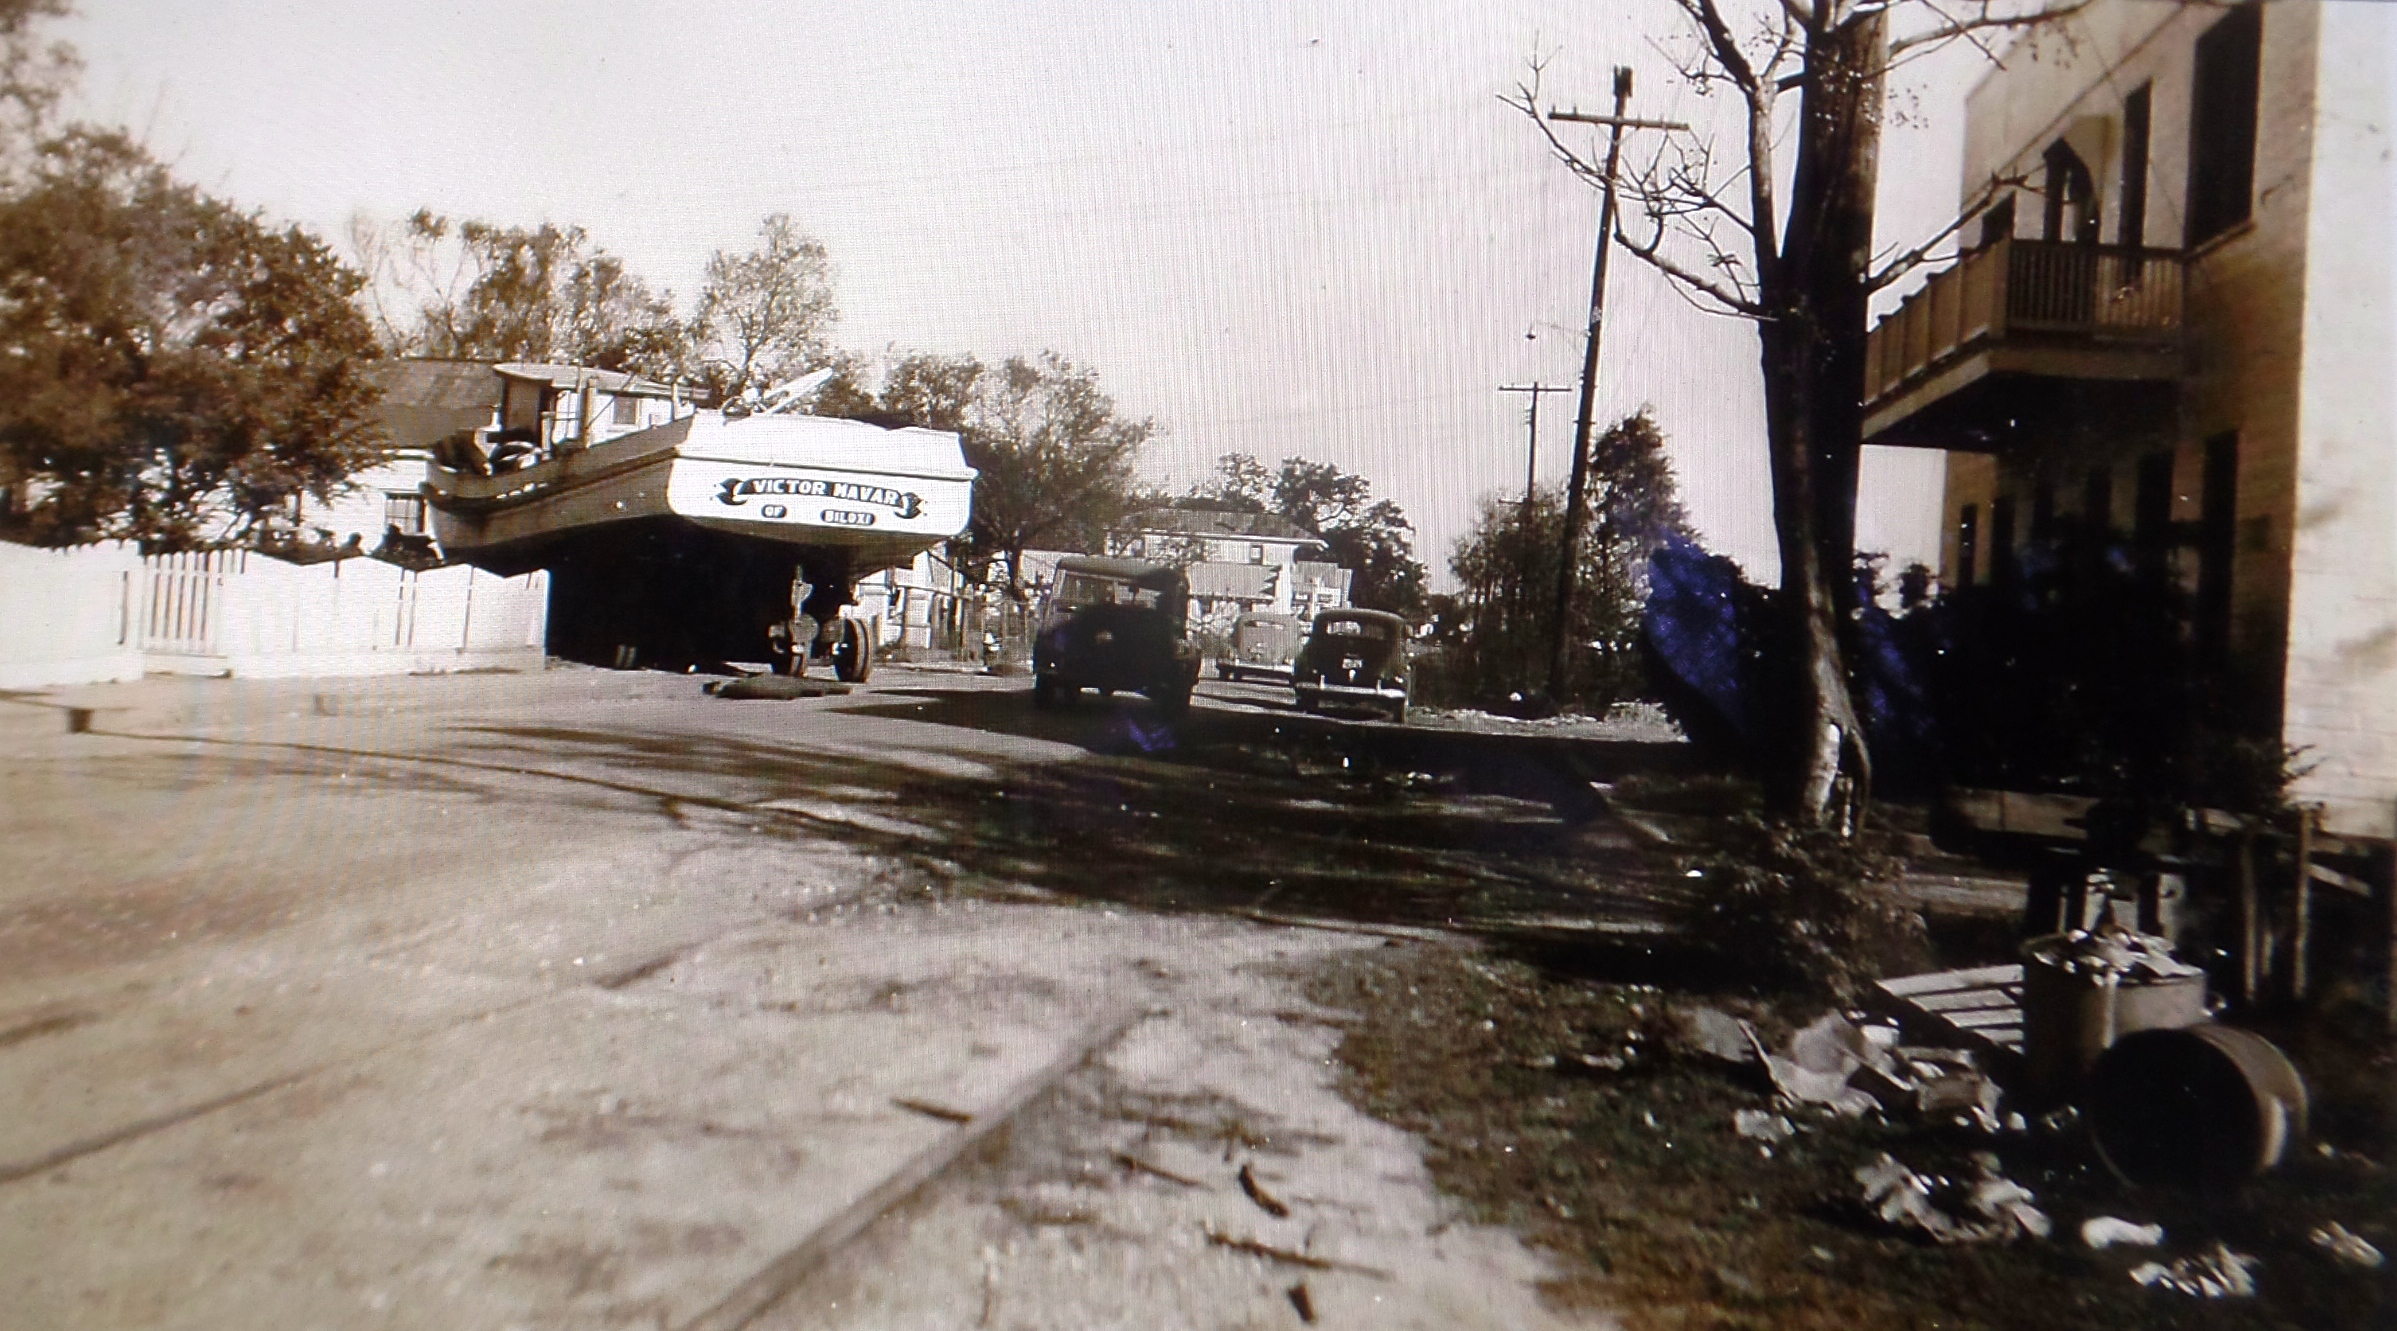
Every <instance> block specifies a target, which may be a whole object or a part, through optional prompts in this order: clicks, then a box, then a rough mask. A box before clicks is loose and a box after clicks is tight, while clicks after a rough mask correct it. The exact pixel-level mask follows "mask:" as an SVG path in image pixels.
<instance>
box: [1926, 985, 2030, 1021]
mask: <svg viewBox="0 0 2397 1331" xmlns="http://www.w3.org/2000/svg"><path fill="white" fill-rule="evenodd" d="M1907 1001H1908V1002H1910V1003H1912V1004H1914V1005H1915V1006H1916V1007H1919V1008H1921V1009H1922V1010H1923V1011H1925V1012H1936V1013H1939V1014H1940V1015H1941V1016H1946V1015H1948V1014H1949V1013H1953V1012H1977V1011H1980V1010H1982V1009H1985V1008H2010V1007H2017V1006H2020V999H2018V998H2017V997H2016V996H2015V995H2014V994H2012V993H2009V992H2008V991H2006V990H2004V989H1968V990H1966V991H1964V992H1962V993H1953V994H1916V995H1913V996H1912V997H1910V998H1909V999H1907Z"/></svg>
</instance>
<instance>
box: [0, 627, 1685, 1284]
mask: <svg viewBox="0 0 2397 1331" xmlns="http://www.w3.org/2000/svg"><path fill="white" fill-rule="evenodd" d="M876 685H877V687H876V688H875V689H874V690H871V691H866V692H861V693H858V694H855V695H852V696H849V697H846V698H827V699H821V700H810V701H801V702H773V703H760V702H751V703H733V702H725V701H720V700H716V699H712V698H707V697H705V696H703V695H702V694H700V692H699V690H698V687H697V682H696V681H691V680H686V679H677V678H673V677H662V676H614V675H604V674H599V673H596V672H571V673H559V674H553V675H548V676H540V677H525V678H505V677H501V678H484V679H450V680H403V681H374V682H353V683H347V684H342V685H338V686H333V685H294V684H280V685H270V684H239V683H232V682H222V681H210V682H206V683H203V684H174V683H169V682H162V681H147V682H145V683H144V684H140V685H132V686H122V687H119V688H116V689H97V690H86V691H82V692H81V693H78V694H76V695H74V696H72V697H67V696H63V695H62V696H58V697H52V698H49V699H36V700H16V701H11V702H0V844H5V845H6V846H7V848H8V855H7V858H6V861H5V864H0V1097H4V1098H5V1100H6V1102H7V1103H8V1104H9V1105H10V1106H11V1112H9V1113H8V1114H5V1115H0V1307H5V1308H8V1309H10V1310H11V1313H10V1317H9V1321H10V1324H11V1325H23V1326H31V1327H154V1326H155V1327H251V1326H265V1325H273V1326H294V1327H296V1326H310V1325H321V1326H382V1325H390V1326H426V1327H444V1328H447V1327H484V1326H488V1327H509V1326H525V1327H535V1326H539V1327H552V1326H576V1327H581V1326H589V1327H614V1326H635V1327H652V1326H654V1327H668V1328H678V1327H686V1326H711V1327H713V1326H732V1325H743V1324H750V1325H761V1326H793V1327H796V1326H822V1325H858V1326H922V1325H985V1326H1050V1325H1094V1324H1117V1325H1136V1326H1235V1325H1257V1326H1274V1325H1300V1324H1303V1323H1305V1322H1308V1321H1314V1322H1316V1323H1318V1324H1324V1325H1358V1326H1363V1325H1373V1326H1394V1325H1424V1326H1432V1325H1438V1326H1474V1325H1483V1326H1538V1325H1551V1324H1559V1323H1558V1322H1557V1321H1556V1320H1555V1319H1556V1315H1555V1314H1552V1313H1550V1312H1547V1311H1545V1310H1544V1309H1543V1306H1542V1304H1541V1302H1540V1298H1539V1293H1538V1286H1539V1283H1540V1281H1541V1280H1542V1279H1543V1278H1544V1268H1543V1267H1542V1265H1541V1264H1540V1262H1539V1261H1538V1260H1537V1259H1536V1258H1535V1257H1534V1256H1533V1255H1531V1254H1530V1253H1529V1252H1527V1251H1526V1250H1525V1249H1524V1248H1523V1247H1522V1246H1521V1245H1520V1244H1519V1243H1518V1242H1517V1241H1516V1240H1515V1239H1514V1238H1513V1237H1512V1236H1510V1235H1508V1234H1506V1233H1504V1232H1500V1231H1492V1230H1486V1229H1478V1228H1475V1227H1473V1226H1470V1225H1464V1224H1460V1223H1456V1217H1455V1214H1454V1212H1453V1211H1452V1210H1451V1209H1450V1208H1449V1207H1448V1206H1447V1205H1446V1204H1445V1203H1443V1202H1442V1201H1441V1199H1440V1198H1439V1197H1438V1196H1437V1195H1436V1194H1435V1193H1434V1192H1433V1190H1432V1188H1431V1186H1430V1184H1429V1181H1428V1176H1427V1174H1426V1173H1425V1170H1424V1168H1423V1165H1422V1158H1421V1151H1420V1144H1419V1143H1416V1142H1414V1141H1412V1140H1411V1139H1409V1138H1408V1137H1406V1136H1405V1135H1404V1134H1402V1133H1399V1132H1397V1131H1396V1130H1394V1129H1391V1128H1389V1127H1387V1126H1386V1125H1383V1124H1379V1123H1376V1122H1374V1121H1373V1120H1371V1119H1368V1118H1366V1117H1364V1116H1362V1115H1360V1114H1359V1113H1357V1112H1356V1111H1355V1110H1353V1109H1351V1108H1349V1107H1348V1106H1347V1105H1346V1104H1345V1103H1344V1102H1343V1101H1342V1100H1341V1099H1340V1098H1339V1097H1338V1096H1337V1095H1336V1094H1334V1093H1333V1090H1332V1084H1333V1074H1332V1069H1331V1066H1330V1062H1329V1054H1330V1051H1331V1049H1332V1047H1333V1045H1334V1043H1335V1041H1336V1039H1337V1036H1338V1027H1339V1023H1340V1022H1341V1021H1342V1020H1343V1017H1342V1014H1339V1013H1336V1012H1329V1011H1324V1010H1320V1009H1316V1008H1313V1007H1312V1006H1310V1005H1309V1004H1308V1003H1307V1002H1306V1001H1305V1000H1304V999H1303V998H1302V997H1301V996H1300V995H1301V991H1302V988H1303V985H1302V983H1301V980H1300V976H1301V975H1302V974H1303V972H1304V969H1305V967H1306V966H1307V965H1308V964H1310V963H1311V962H1312V961H1314V960H1316V959H1319V958H1321V957H1323V956H1325V955H1327V954H1329V953H1331V952H1333V951H1337V950H1342V949H1354V948H1360V947H1373V946H1379V945H1380V944H1381V942H1382V941H1383V939H1382V937H1381V936H1380V935H1379V934H1377V933H1375V932H1373V931H1374V930H1397V931H1401V932H1404V931H1406V930H1407V929H1408V927H1409V926H1410V924H1417V923H1422V922H1426V921H1437V920H1440V919H1444V918H1448V917H1452V916H1456V915H1458V914H1460V913H1466V914H1470V913H1476V912H1478V913H1479V914H1480V915H1482V916H1488V915H1490V914H1492V913H1498V914H1504V913H1506V912H1508V911H1510V910H1513V909H1515V906H1516V904H1517V903H1518V901H1520V902H1521V903H1526V904H1524V906H1523V909H1525V910H1529V909H1532V907H1531V906H1530V905H1529V904H1528V903H1531V902H1534V901H1545V900H1548V899H1550V898H1551V897H1553V895H1554V893H1555V892H1556V891H1558V890H1562V889H1561V887H1560V883H1561V880H1560V874H1561V871H1560V870H1559V869H1558V868H1557V867H1556V865H1555V862H1554V861H1555V856H1556V854H1557V852H1558V850H1559V848H1560V847H1561V846H1563V845H1564V844H1565V843H1566V842H1568V841H1573V840H1574V839H1575V838H1579V841H1577V842H1575V843H1574V849H1575V850H1576V852H1577V853H1581V854H1584V855H1586V854H1588V853H1590V851H1591V848H1592V847H1591V844H1590V838H1591V837H1593V836H1596V837H1599V838H1601V839H1603V836H1604V833H1603V831H1596V832H1594V831H1592V830H1590V829H1582V830H1579V831H1576V830H1573V829H1568V828H1565V827H1564V826H1562V825H1561V824H1558V823H1557V822H1556V820H1555V819H1554V818H1553V816H1552V815H1551V814H1550V813H1549V812H1548V811H1547V810H1546V809H1545V808H1544V807H1543V806H1541V805H1539V804H1537V803H1536V802H1531V801H1526V800H1524V799H1522V798H1520V797H1518V796H1513V795H1508V794H1506V793H1503V792H1495V793H1494V792H1487V791H1470V790H1457V789H1438V788H1432V787H1431V786H1430V785H1428V784H1427V781H1426V778H1424V776H1423V774H1420V773H1407V772H1395V773H1393V772H1372V773H1364V772H1359V771H1356V770H1354V765H1353V764H1351V765H1350V766H1349V767H1348V768H1345V769H1344V768H1341V767H1334V766H1332V765H1331V764H1332V763H1334V762H1335V761H1336V760H1337V755H1334V754H1331V753H1330V752H1329V751H1321V752H1317V753H1315V754H1313V755H1312V756H1310V755H1309V754H1307V753H1297V754H1293V753H1289V752H1283V751H1278V750H1277V751H1256V749H1255V746H1244V745H1243V744H1240V743H1218V744H1212V745H1210V744H1209V743H1207V742H1206V741H1205V740H1204V736H1203V732H1204V725H1203V723H1202V724H1201V725H1199V726H1198V727H1196V728H1194V729H1190V730H1173V729H1169V728H1165V727H1163V726H1162V724H1161V723H1160V722H1158V721H1157V720H1156V719H1155V718H1153V717H1152V716H1150V715H1148V714H1147V713H1145V712H1144V711H1142V710H1141V708H1140V704H1138V703H1137V702H1136V701H1133V702H1130V703H1128V704H1127V705H1125V706H1120V707H1104V706H1097V705H1093V706H1090V707H1087V708H1084V709H1081V710H1079V711H1078V712H1076V713H1073V714H1069V715H1067V716H1065V717H1061V718H1049V717H1037V716H1035V715H1034V714H1032V713H1031V712H1030V711H1029V708H1028V706H1027V705H1026V704H1025V703H1024V700H1022V699H1020V698H1018V697H1017V696H1016V695H1017V694H1018V693H1020V692H1021V682H1020V681H978V680H967V679H960V678H957V677H948V676H930V675H919V676H912V677H911V676H909V675H908V674H906V673H904V672H895V671H893V672H885V674H884V675H883V676H881V677H879V678H878V679H877V681H876ZM67 703H73V704H77V705H85V706H92V707H94V708H96V709H97V710H95V711H94V712H93V714H92V717H91V733H81V734H70V733H67V727H66V726H65V724H64V718H65V713H63V712H61V711H59V710H58V709H57V706H56V705H57V704H67ZM1202 716H1203V713H1202ZM1201 750H1204V752H1201ZM1401 829H1403V831H1402V830H1401ZM1598 849H1599V850H1600V851H1601V852H1602V851H1603V846H1602V845H1601V846H1599V847H1598ZM1563 886H1565V887H1569V886H1570V885H1563ZM1574 890H1581V889H1574ZM1595 914H1596V915H1597V916H1598V917H1599V918H1600V919H1601V920H1603V919H1604V918H1605V916H1606V912H1604V911H1598V912H1595ZM1292 918H1299V919H1305V920H1313V921H1317V922H1320V923H1324V924H1335V925H1340V926H1343V927H1340V928H1299V927H1293V926H1292V925H1291V924H1289V923H1287V921H1289V920H1291V919H1292ZM1617 923H1618V924H1620V926H1621V927H1624V928H1636V927H1637V926H1638V919H1637V912H1636V909H1634V908H1632V907H1629V906H1625V908H1624V912H1623V913H1622V914H1621V915H1620V917H1619V919H1618V920H1617ZM994 1129H995V1130H994ZM915 1185H920V1186H915ZM1576 1324H1579V1323H1576Z"/></svg>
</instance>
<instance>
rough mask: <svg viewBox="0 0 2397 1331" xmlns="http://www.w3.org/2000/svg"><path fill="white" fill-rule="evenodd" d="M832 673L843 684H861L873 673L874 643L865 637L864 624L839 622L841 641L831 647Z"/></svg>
mask: <svg viewBox="0 0 2397 1331" xmlns="http://www.w3.org/2000/svg"><path fill="white" fill-rule="evenodd" d="M832 673H833V675H834V676H835V677H836V678H838V679H839V680H840V681H841V682H842V683H844V684H863V683H865V682H866V678H867V677H868V676H870V675H872V674H873V673H874V641H873V639H871V638H869V637H867V636H866V626H865V625H864V624H861V623H859V622H858V621H856V620H854V619H843V620H842V621H841V640H840V641H839V642H837V643H834V644H833V646H832Z"/></svg>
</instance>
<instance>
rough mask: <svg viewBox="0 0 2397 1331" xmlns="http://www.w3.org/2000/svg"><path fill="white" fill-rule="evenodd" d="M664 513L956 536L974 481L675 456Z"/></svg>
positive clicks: (754, 523) (742, 522) (744, 523)
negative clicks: (845, 472)
mask: <svg viewBox="0 0 2397 1331" xmlns="http://www.w3.org/2000/svg"><path fill="white" fill-rule="evenodd" d="M666 501H667V511H669V512H672V513H676V514H679V515H681V516H683V517H686V518H693V519H696V520H698V521H700V522H722V523H733V524H739V527H740V528H741V529H755V528H757V527H758V526H760V525H761V524H763V525H767V526H772V527H786V526H795V527H814V528H818V529H819V530H825V531H841V532H855V533H859V534H863V533H865V532H872V533H874V534H875V535H876V536H877V537H883V536H902V535H904V536H924V537H933V538H939V537H943V536H955V535H956V534H958V533H959V532H961V531H964V530H965V528H966V521H967V517H968V515H969V513H970V512H971V509H972V502H973V482H972V481H971V480H969V479H965V478H960V479H957V480H954V481H952V480H948V479H946V478H943V477H919V476H913V475H910V474H908V473H905V472H899V471H888V472H879V473H877V472H873V471H869V470H866V469H864V468H859V469H858V470H856V471H853V472H848V473H847V474H843V472H842V471H840V470H835V469H830V468H824V469H818V468H813V467H809V468H800V467H792V466H787V465H782V464H775V463H763V464H761V463H756V462H732V461H727V460H723V459H719V458H677V459H675V461H674V470H673V473H672V475H671V477H670V478H669V480H668V481H667V484H666Z"/></svg>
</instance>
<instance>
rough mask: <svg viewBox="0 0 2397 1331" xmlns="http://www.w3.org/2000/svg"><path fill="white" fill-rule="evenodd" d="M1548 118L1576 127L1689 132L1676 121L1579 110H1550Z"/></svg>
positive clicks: (1683, 125)
mask: <svg viewBox="0 0 2397 1331" xmlns="http://www.w3.org/2000/svg"><path fill="white" fill-rule="evenodd" d="M1548 118H1549V119H1550V120H1570V121H1572V122H1573V123H1574V124H1577V125H1613V126H1615V127H1616V128H1618V129H1670V130H1678V131H1680V132H1681V133H1684V134H1687V133H1689V131H1690V127H1689V126H1688V125H1685V124H1683V123H1681V122H1680V121H1678V120H1640V119H1636V118H1634V117H1631V116H1602V115H1593V114H1590V113H1589V112H1586V111H1581V110H1572V111H1558V110H1553V109H1552V110H1550V111H1549V112H1548Z"/></svg>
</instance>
